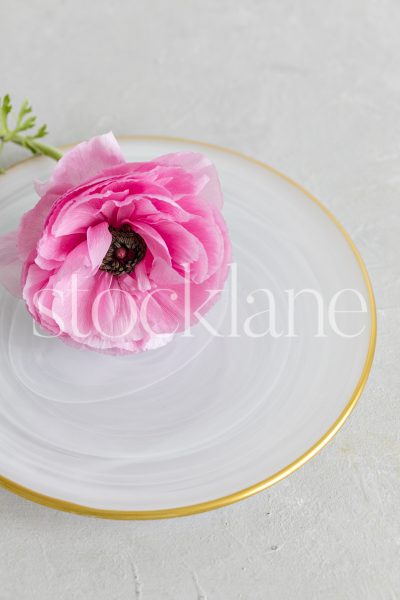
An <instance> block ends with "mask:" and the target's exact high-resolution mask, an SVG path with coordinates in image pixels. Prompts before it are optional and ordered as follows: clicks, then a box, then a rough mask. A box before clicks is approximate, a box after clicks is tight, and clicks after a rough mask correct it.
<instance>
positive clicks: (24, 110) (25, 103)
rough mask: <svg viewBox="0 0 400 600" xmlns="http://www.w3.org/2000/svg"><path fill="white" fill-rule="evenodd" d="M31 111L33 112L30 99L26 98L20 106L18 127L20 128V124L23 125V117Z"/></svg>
mask: <svg viewBox="0 0 400 600" xmlns="http://www.w3.org/2000/svg"><path fill="white" fill-rule="evenodd" d="M30 112H32V107H31V106H30V105H29V102H28V100H26V99H25V100H24V101H23V102H22V104H21V106H20V109H19V113H18V117H17V122H16V127H15V128H16V129H19V126H20V125H21V123H22V121H23V118H24V117H25V116H26V115H28V114H29V113H30Z"/></svg>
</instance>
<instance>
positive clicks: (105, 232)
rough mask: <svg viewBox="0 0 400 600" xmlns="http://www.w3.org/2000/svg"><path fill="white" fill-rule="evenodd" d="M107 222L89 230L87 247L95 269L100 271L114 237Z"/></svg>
mask: <svg viewBox="0 0 400 600" xmlns="http://www.w3.org/2000/svg"><path fill="white" fill-rule="evenodd" d="M108 227H109V226H108V223H106V222H105V221H104V222H103V223H100V224H99V225H95V226H94V227H89V229H88V230H87V245H88V252H89V258H90V262H91V263H92V267H93V269H98V267H99V266H100V265H101V263H102V261H103V258H104V257H105V255H106V254H107V251H108V249H109V247H110V245H111V241H112V235H111V233H110V231H109V228H108Z"/></svg>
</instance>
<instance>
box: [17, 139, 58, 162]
mask: <svg viewBox="0 0 400 600" xmlns="http://www.w3.org/2000/svg"><path fill="white" fill-rule="evenodd" d="M11 141H12V142H14V144H18V146H22V147H23V148H26V147H27V144H26V142H25V140H24V138H23V137H22V136H19V135H14V136H13V138H12V140H11ZM29 150H31V152H32V153H33V154H44V156H49V157H50V158H53V159H54V160H60V158H61V157H62V155H63V154H62V152H60V150H58V149H57V148H54V146H49V145H48V144H43V143H42V142H38V141H37V140H30V141H29Z"/></svg>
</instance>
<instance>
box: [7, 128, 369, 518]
mask: <svg viewBox="0 0 400 600" xmlns="http://www.w3.org/2000/svg"><path fill="white" fill-rule="evenodd" d="M121 145H122V148H123V152H124V154H125V157H126V159H127V160H131V161H135V160H147V159H151V158H153V157H154V156H158V155H161V154H165V153H168V152H173V151H178V150H194V151H200V152H204V153H206V154H207V155H208V156H209V157H210V158H211V159H212V160H213V161H214V162H215V164H216V166H217V169H218V172H219V175H220V178H221V182H222V187H223V191H224V195H225V207H224V216H225V218H226V220H227V222H228V226H229V229H230V234H231V239H232V244H233V252H234V261H235V263H236V265H237V266H236V269H237V271H236V272H237V282H238V291H237V295H236V294H234V293H233V291H232V290H234V289H235V285H234V283H235V281H234V279H235V277H234V276H233V273H232V274H231V278H230V282H229V284H228V285H227V288H226V290H225V292H224V294H223V297H222V298H221V300H220V301H219V302H218V303H217V305H216V306H215V307H214V309H213V310H212V312H211V313H210V314H209V315H207V317H206V320H207V322H208V323H209V324H211V325H212V327H213V328H214V329H216V330H217V331H218V332H219V333H220V334H221V335H220V336H219V337H216V336H215V335H213V334H212V333H211V332H210V331H209V330H208V329H207V327H206V326H205V325H204V324H199V325H197V326H196V327H195V328H193V331H192V333H193V336H192V337H190V338H189V337H184V336H181V335H180V336H176V337H175V338H174V340H173V341H172V342H170V343H169V344H167V345H166V346H165V347H164V348H161V349H158V350H153V351H149V352H146V353H144V354H142V355H135V356H123V357H121V356H119V357H113V356H104V355H100V354H97V353H93V352H90V351H80V350H76V349H73V348H70V347H68V346H66V345H65V344H63V343H62V342H61V341H59V340H57V339H48V338H41V337H38V336H37V335H33V327H32V320H31V318H30V316H29V315H28V313H27V311H26V309H25V307H24V305H23V303H22V302H21V301H17V300H16V299H15V298H13V297H11V296H10V295H9V294H8V293H7V292H5V291H4V290H1V291H0V361H1V362H0V475H1V478H0V482H1V483H2V484H3V485H4V486H5V487H8V488H9V489H11V490H13V491H14V492H16V493H19V494H21V495H24V496H26V497H28V498H30V499H32V500H36V501H38V502H42V503H44V504H47V505H49V506H53V507H56V508H60V509H64V510H71V511H75V512H80V513H83V514H93V515H97V516H104V517H112V518H157V517H168V516H176V515H183V514H190V513H194V512H200V511H202V510H207V509H211V508H216V507H218V506H221V505H224V504H228V503H229V502H233V501H235V500H239V499H241V498H245V497H246V496H249V495H250V494H253V493H255V492H257V491H260V490H261V489H264V488H266V487H268V486H269V485H271V484H272V483H274V482H276V481H278V480H279V479H281V478H283V477H284V476H285V475H287V474H289V473H290V472H292V471H293V470H294V469H295V468H297V467H299V466H300V465H301V464H303V463H304V462H305V461H306V460H307V459H308V458H310V457H311V456H313V455H314V454H315V452H316V451H317V450H318V449H319V448H321V447H322V446H323V445H324V444H325V443H326V442H327V441H328V440H329V439H330V438H331V437H332V435H333V434H334V433H335V432H336V431H337V429H338V428H339V427H340V425H341V424H342V423H343V421H344V420H345V418H346V417H347V416H348V414H349V413H350V411H351V409H352V408H353V406H354V404H355V402H356V401H357V399H358V396H359V394H360V393H361V390H362V387H363V385H364V384H365V381H366V379H367V376H368V373H369V370H370V367H371V363H372V357H373V351H374V344H375V334H376V327H375V307H374V302H373V296H372V291H371V288H370V284H369V281H368V276H367V274H366V271H365V268H364V267H363V265H362V262H361V260H360V258H359V257H358V254H357V251H356V249H355V248H354V246H353V245H352V243H351V241H350V239H349V238H348V237H347V235H346V234H345V232H344V231H343V229H341V228H340V226H339V225H338V224H337V223H336V222H335V220H334V218H333V217H332V216H331V215H329V213H328V212H327V211H326V210H325V209H324V208H323V207H322V206H321V205H320V204H319V203H318V202H317V201H315V200H314V199H313V198H311V196H309V195H308V194H307V193H306V192H304V190H302V189H301V188H300V187H299V186H296V184H294V183H293V182H291V181H290V180H288V179H287V178H285V177H284V176H282V175H280V174H279V173H276V172H275V171H273V170H272V169H269V168H268V167H266V166H265V165H262V164H261V163H258V162H257V161H254V160H252V159H248V158H246V157H244V156H241V155H239V154H236V153H234V152H230V151H228V150H224V149H223V148H217V147H213V146H209V145H202V144H199V143H196V142H189V141H185V140H174V139H166V138H132V139H125V140H122V141H121ZM52 167H53V164H52V162H51V161H50V160H48V159H45V158H38V159H34V160H29V161H26V162H24V163H22V164H20V165H17V166H16V167H15V168H13V169H11V170H10V171H9V172H8V173H7V174H6V175H4V176H3V177H2V178H1V188H0V189H1V191H0V229H1V233H3V232H6V231H9V230H11V229H14V228H15V227H16V225H17V223H18V221H19V218H20V216H21V214H22V213H23V212H25V211H26V210H28V209H29V208H30V207H32V205H33V204H34V203H35V202H36V196H35V192H34V190H33V186H32V181H33V180H34V179H45V178H46V177H47V176H48V174H49V173H50V172H51V169H52ZM260 289H266V290H268V292H265V291H255V290H260ZM287 290H293V291H294V292H295V293H297V292H299V291H301V290H314V292H304V293H303V294H300V296H299V297H298V298H297V299H296V300H295V312H294V323H293V325H294V330H295V333H296V337H294V336H293V335H292V333H293V332H291V331H290V322H288V319H289V320H290V316H289V315H290V311H291V308H290V299H289V294H290V292H287ZM342 290H353V291H348V292H342ZM354 290H355V291H354ZM338 292H339V297H338V300H337V305H336V309H337V311H339V310H341V311H345V312H342V313H340V314H339V313H338V312H337V314H336V321H335V323H336V327H337V330H335V327H334V326H332V323H331V322H330V317H329V306H331V310H332V298H333V297H334V296H335V294H337V293H338ZM317 296H318V298H320V300H317ZM235 297H237V318H234V312H235V307H234V304H235V302H236V300H234V298H235ZM321 299H322V300H321ZM363 300H364V301H365V304H363ZM320 302H322V305H323V308H322V309H321V306H320V304H319V303H320ZM317 307H320V310H322V312H321V313H320V314H322V315H323V316H322V317H321V318H322V319H323V325H322V326H323V334H324V336H322V335H317V334H318V333H319V334H321V330H318V326H321V323H319V322H318V311H317ZM274 309H275V315H274V314H273V311H274ZM350 311H354V312H350ZM256 313H260V314H259V315H258V316H257V317H255V316H254V315H255V314H256ZM274 317H275V319H274ZM233 322H234V325H233V327H234V329H233V330H232V323H233ZM273 322H274V323H275V325H276V331H275V332H271V331H270V332H269V333H267V334H266V333H265V331H266V329H267V328H268V325H271V324H272V323H273ZM246 328H247V332H246ZM249 330H250V332H251V335H249ZM338 332H340V333H338ZM232 333H233V334H234V335H232ZM279 333H282V335H279V336H278V335H277V334H279ZM343 333H344V334H346V336H351V337H344V336H343V335H342V334H343ZM356 333H357V335H355V334H356ZM255 336H257V337H255Z"/></svg>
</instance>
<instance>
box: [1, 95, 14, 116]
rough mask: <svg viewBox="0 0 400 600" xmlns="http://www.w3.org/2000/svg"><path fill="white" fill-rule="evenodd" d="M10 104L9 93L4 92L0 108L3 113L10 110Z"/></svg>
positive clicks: (7, 112) (6, 113)
mask: <svg viewBox="0 0 400 600" xmlns="http://www.w3.org/2000/svg"><path fill="white" fill-rule="evenodd" d="M11 109H12V105H11V100H10V96H9V94H6V95H5V96H4V98H3V104H2V106H1V110H2V112H3V113H4V114H5V115H8V114H9V113H10V112H11Z"/></svg>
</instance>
